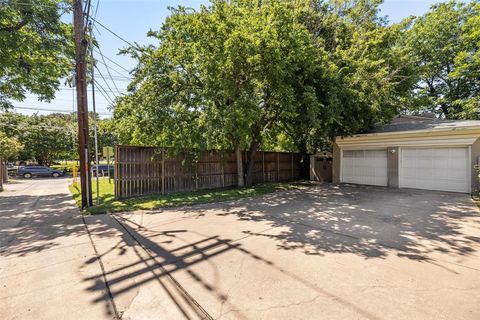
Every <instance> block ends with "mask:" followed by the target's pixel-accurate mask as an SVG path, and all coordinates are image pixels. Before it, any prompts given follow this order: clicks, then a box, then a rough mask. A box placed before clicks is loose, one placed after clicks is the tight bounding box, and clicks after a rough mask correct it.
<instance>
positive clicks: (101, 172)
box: [92, 164, 113, 177]
mask: <svg viewBox="0 0 480 320" xmlns="http://www.w3.org/2000/svg"><path fill="white" fill-rule="evenodd" d="M109 171H110V175H111V176H113V166H110V165H106V164H99V165H94V166H92V175H93V176H94V177H95V176H96V175H97V172H98V176H99V177H103V176H107V175H108V172H109Z"/></svg>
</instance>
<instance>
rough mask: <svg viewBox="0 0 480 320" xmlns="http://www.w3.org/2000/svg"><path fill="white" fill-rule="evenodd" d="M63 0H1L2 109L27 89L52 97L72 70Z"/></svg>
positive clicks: (70, 44) (0, 81)
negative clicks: (62, 19) (62, 16)
mask: <svg viewBox="0 0 480 320" xmlns="http://www.w3.org/2000/svg"><path fill="white" fill-rule="evenodd" d="M67 5H68V3H67V2H66V1H60V0H42V1H38V0H21V1H19V0H0V109H2V108H3V109H5V108H7V107H9V106H10V105H11V104H10V102H9V100H11V99H13V100H19V101H21V100H23V99H25V95H26V93H27V92H30V93H33V94H36V95H38V97H39V99H40V100H45V101H50V100H52V99H53V98H54V94H55V91H56V90H57V88H58V86H59V85H60V82H59V79H61V78H62V77H65V76H67V75H68V74H69V73H70V71H71V70H72V66H73V64H72V59H73V41H72V37H71V35H72V27H71V25H70V24H67V23H64V22H62V21H61V15H62V14H63V13H65V12H66V10H67Z"/></svg>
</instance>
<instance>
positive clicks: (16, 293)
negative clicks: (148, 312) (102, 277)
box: [0, 178, 114, 320]
mask: <svg viewBox="0 0 480 320" xmlns="http://www.w3.org/2000/svg"><path fill="white" fill-rule="evenodd" d="M69 182H70V179H67V178H58V179H52V178H48V179H32V180H23V179H20V180H17V181H16V182H15V183H13V184H8V185H6V186H5V187H6V191H4V192H0V319H2V320H9V319H22V320H23V319H35V320H39V319H48V320H51V319H113V318H114V312H113V311H112V307H111V303H110V300H109V299H103V300H101V301H99V302H96V303H95V302H93V301H92V300H93V299H92V298H91V297H92V293H91V292H90V291H89V290H88V287H89V286H90V284H88V283H85V281H84V279H85V278H86V277H89V276H92V275H95V274H98V273H101V267H100V265H99V264H98V263H97V264H87V263H86V261H88V260H91V259H95V257H96V255H95V250H94V248H93V246H92V243H91V241H90V239H89V236H88V234H87V229H86V228H85V225H84V223H83V221H82V218H81V216H80V212H79V210H78V208H77V207H76V206H75V203H74V201H73V199H72V197H71V195H70V194H69V191H68V188H67V186H68V183H69ZM95 290H96V291H99V292H101V291H106V287H105V284H104V283H98V284H97V285H96V286H95Z"/></svg>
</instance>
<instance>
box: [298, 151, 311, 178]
mask: <svg viewBox="0 0 480 320" xmlns="http://www.w3.org/2000/svg"><path fill="white" fill-rule="evenodd" d="M298 151H299V153H300V159H301V163H300V177H301V178H302V179H305V180H309V179H310V156H309V155H308V153H307V146H306V145H304V144H303V143H302V145H301V146H300V148H299V150H298Z"/></svg>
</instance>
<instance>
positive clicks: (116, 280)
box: [84, 185, 480, 320]
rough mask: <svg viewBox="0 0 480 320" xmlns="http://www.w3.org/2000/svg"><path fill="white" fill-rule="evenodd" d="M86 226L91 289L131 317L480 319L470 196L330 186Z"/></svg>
mask: <svg viewBox="0 0 480 320" xmlns="http://www.w3.org/2000/svg"><path fill="white" fill-rule="evenodd" d="M87 222H88V225H89V228H90V230H91V233H92V236H93V238H94V242H95V243H96V246H97V250H98V252H99V260H100V261H101V262H102V264H103V266H104V271H105V272H104V274H101V273H98V274H96V275H93V276H88V277H85V278H84V282H86V283H87V284H90V286H89V287H88V288H87V290H89V291H90V292H91V293H92V299H93V303H95V302H101V301H104V300H105V298H106V294H107V293H106V292H105V291H102V290H101V289H96V288H102V285H104V280H105V279H107V283H108V288H109V294H110V295H111V296H112V297H113V301H114V304H115V310H116V312H117V313H118V315H121V316H122V317H123V318H124V319H152V318H157V317H159V316H160V315H161V316H163V318H165V319H195V318H207V319H208V318H210V319H212V318H215V319H396V320H397V319H480V213H479V210H478V209H477V207H476V206H475V205H474V203H473V202H472V201H471V199H470V198H469V196H467V195H464V194H454V193H440V192H428V191H419V190H391V189H386V188H374V187H355V186H342V187H336V186H330V185H324V186H316V187H310V188H307V189H305V190H295V191H286V192H279V193H275V194H270V195H266V196H264V197H260V198H254V199H244V200H240V201H235V202H224V203H218V204H209V205H201V206H192V207H186V208H180V209H178V208H177V209H168V210H161V211H156V212H134V213H125V214H119V215H114V216H108V215H103V216H92V217H88V219H87ZM106 238H108V241H105V239H106ZM95 260H97V259H93V260H90V261H87V262H86V263H87V264H94V263H96V262H98V261H95Z"/></svg>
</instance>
